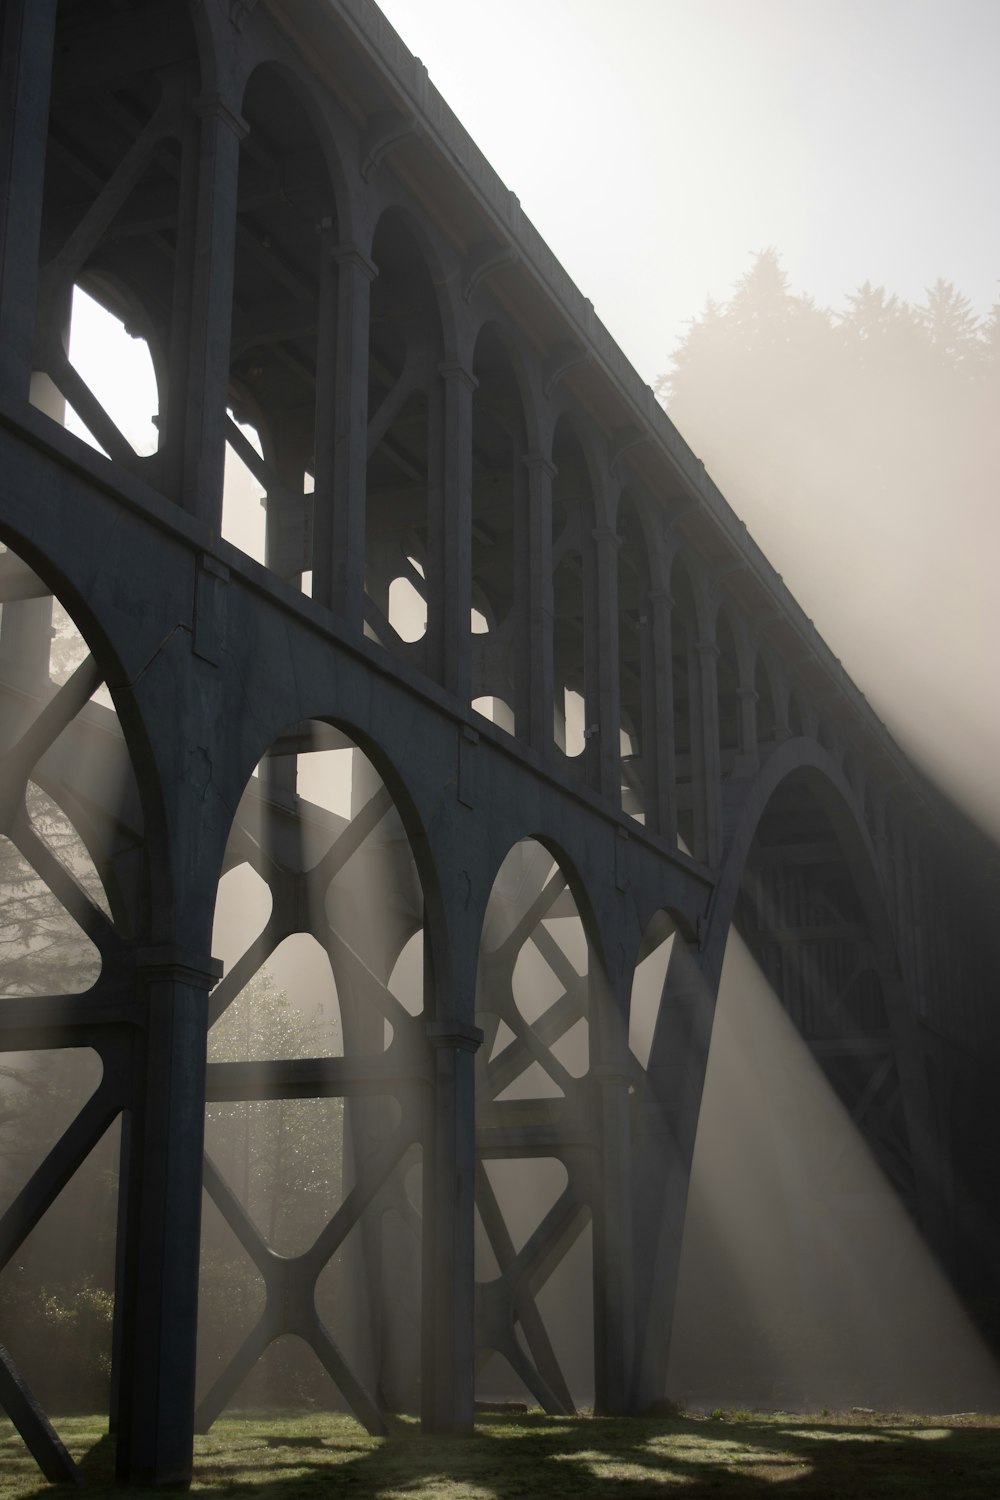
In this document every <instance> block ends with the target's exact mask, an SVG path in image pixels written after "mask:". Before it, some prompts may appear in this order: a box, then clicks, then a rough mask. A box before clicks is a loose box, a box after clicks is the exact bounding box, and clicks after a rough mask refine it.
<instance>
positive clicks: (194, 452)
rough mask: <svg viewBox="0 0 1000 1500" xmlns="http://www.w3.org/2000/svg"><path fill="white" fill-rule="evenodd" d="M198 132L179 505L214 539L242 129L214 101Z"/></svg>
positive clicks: (201, 113)
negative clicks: (205, 527) (207, 530)
mask: <svg viewBox="0 0 1000 1500" xmlns="http://www.w3.org/2000/svg"><path fill="white" fill-rule="evenodd" d="M194 108H195V112H196V113H197V115H198V117H199V120H200V122H201V124H200V132H199V134H200V148H199V165H198V203H197V211H196V217H195V239H194V253H193V264H192V277H191V322H190V331H189V341H188V349H187V361H186V369H187V382H186V391H185V408H184V440H183V445H182V467H181V494H180V497H179V498H180V501H181V504H182V505H183V506H184V509H185V510H188V511H190V512H191V513H192V514H193V515H196V516H198V517H199V518H200V519H201V520H203V521H206V522H207V523H208V524H209V525H210V526H211V528H212V530H213V531H214V532H216V533H218V531H219V530H220V528H221V526H222V490H223V481H224V474H225V467H226V407H227V405H228V402H229V352H230V337H231V327H232V314H233V274H234V261H235V252H236V195H237V189H238V184H239V172H240V141H241V140H242V139H243V137H244V136H245V135H246V133H247V129H248V126H247V123H246V121H245V120H244V119H242V118H241V116H240V115H238V114H237V113H236V112H235V109H234V108H233V107H231V104H230V103H227V102H226V101H225V100H223V99H222V98H220V97H219V96H218V95H212V96H210V97H209V98H205V99H202V100H200V101H199V102H198V103H197V104H196V105H195V106H194Z"/></svg>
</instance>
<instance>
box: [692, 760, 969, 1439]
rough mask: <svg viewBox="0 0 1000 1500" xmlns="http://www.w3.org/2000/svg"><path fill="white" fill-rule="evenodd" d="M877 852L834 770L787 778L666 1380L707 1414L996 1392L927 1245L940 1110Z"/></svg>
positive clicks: (744, 963)
mask: <svg viewBox="0 0 1000 1500" xmlns="http://www.w3.org/2000/svg"><path fill="white" fill-rule="evenodd" d="M863 859H864V856H863V855H862V854H861V853H860V849H859V844H858V838H857V830H856V828H853V827H852V814H851V812H850V810H849V808H848V807H847V805H846V804H843V803H840V801H839V799H838V798H837V796H836V794H835V793H834V792H833V789H832V787H830V786H829V784H828V783H826V782H825V779H823V778H822V777H821V775H820V773H818V772H811V773H810V772H798V773H792V774H791V775H790V776H788V777H787V778H786V779H785V780H784V781H783V782H782V783H781V784H780V786H779V787H778V789H777V791H776V792H775V793H774V794H773V796H772V797H771V799H770V802H769V803H768V806H767V807H766V809H765V811H764V814H763V816H762V818H761V820H760V823H759V824H758V827H757V830H756V834H755V837H754V841H753V844H752V846H751V849H750V852H749V855H748V858H747V863H746V869H745V873H744V877H743V882H742V886H741V890H740V894H739V898H738V900H737V904H736V909H735V916H734V921H733V927H732V930H731V932H730V934H729V940H728V944H727V948H726V957H725V964H724V967H723V974H722V982H721V985H720V991H719V999H718V1005H717V1009H716V1017H715V1025H714V1030H713V1035H712V1044H711V1053H710V1057H709V1065H708V1072H707V1075H706V1080H705V1087H704V1093H703V1097H702V1106H701V1115H700V1119H699V1124H698V1137H697V1143H696V1147H695V1155H694V1162H693V1167H692V1173H691V1184H690V1191H689V1199H688V1214H687V1220H686V1223H685V1230H684V1244H683V1250H682V1255H681V1268H680V1275H679V1282H678V1298H677V1314H676V1318H675V1325H674V1333H673V1343H672V1348H671V1354H670V1366H669V1372H668V1381H669V1389H670V1392H671V1395H673V1396H674V1397H675V1398H677V1399H683V1400H685V1401H690V1402H692V1403H693V1404H695V1405H702V1404H705V1403H708V1404H711V1405H724V1406H733V1405H738V1406H747V1407H749V1406H753V1405H760V1406H767V1407H774V1406H783V1407H786V1408H791V1409H794V1408H795V1407H797V1406H801V1407H807V1408H808V1407H811V1408H815V1407H816V1406H818V1405H826V1406H828V1407H830V1408H838V1407H847V1406H851V1405H864V1406H870V1407H873V1408H877V1409H880V1410H886V1409H909V1410H923V1411H934V1410H939V1409H940V1407H941V1404H942V1403H944V1404H945V1405H946V1406H948V1407H951V1406H953V1405H954V1404H955V1402H956V1401H961V1402H968V1403H969V1404H970V1405H975V1404H977V1403H978V1404H981V1403H982V1401H983V1399H985V1392H986V1391H988V1390H990V1389H995V1383H996V1371H995V1369H994V1368H993V1367H992V1365H991V1362H990V1360H989V1359H988V1358H987V1357H986V1355H985V1354H984V1351H983V1348H982V1346H981V1345H980V1343H979V1342H978V1339H977V1337H976V1336H975V1335H974V1334H973V1332H972V1329H971V1325H970V1324H969V1322H968V1319H967V1318H966V1316H965V1314H964V1312H963V1311H962V1310H961V1308H960V1306H959V1304H958V1301H957V1299H956V1298H955V1296H954V1294H953V1293H952V1291H951V1289H950V1288H949V1286H948V1285H947V1283H946V1281H945V1279H944V1277H943V1276H942V1274H941V1271H940V1269H939V1268H938V1265H937V1263H936V1262H935V1260H934V1257H933V1256H932V1255H931V1253H930V1251H929V1250H928V1246H927V1243H926V1241H925V1238H924V1236H925V1235H932V1236H933V1235H934V1233H935V1228H934V1225H933V1224H931V1223H929V1222H928V1218H927V1215H928V1213H930V1212H933V1199H932V1198H931V1197H929V1196H928V1172H929V1167H930V1165H931V1164H930V1163H929V1162H928V1161H926V1160H924V1159H922V1158H921V1155H920V1135H919V1132H916V1133H915V1130H914V1121H915V1120H918V1119H919V1112H920V1110H921V1109H922V1108H924V1107H925V1103H926V1101H925V1100H923V1099H922V1098H921V1097H920V1094H919V1089H918V1088H916V1087H915V1082H914V1078H913V1075H912V1072H910V1071H908V1069H907V1065H906V1054H905V1050H904V1051H901V1050H900V1048H899V1046H898V1032H897V1031H896V1030H895V1023H894V1021H893V1014H894V1006H895V1005H896V1003H897V1001H896V999H895V991H894V983H895V981H894V978H893V972H892V967H891V964H890V963H889V962H888V960H887V954H886V948H885V942H886V926H885V917H884V913H880V912H879V910H878V909H877V904H874V903H875V902H876V898H875V897H874V896H873V894H872V889H871V883H870V882H871V877H872V875H873V872H872V871H870V870H867V869H866V868H865V866H864V864H863V862H862V861H863ZM918 1226H922V1228H921V1227H918Z"/></svg>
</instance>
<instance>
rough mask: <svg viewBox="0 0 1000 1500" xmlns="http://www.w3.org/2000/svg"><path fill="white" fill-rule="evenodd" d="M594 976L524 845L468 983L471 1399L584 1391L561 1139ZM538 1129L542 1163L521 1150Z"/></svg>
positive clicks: (553, 869)
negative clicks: (549, 1148) (478, 1314)
mask: <svg viewBox="0 0 1000 1500" xmlns="http://www.w3.org/2000/svg"><path fill="white" fill-rule="evenodd" d="M596 977H597V973H596V967H595V961H594V956H593V954H592V951H591V945H590V942H589V939H588V936H587V932H586V929H585V927H584V924H583V922H582V920H581V917H580V913H579V910H578V908H577V906H576V902H575V900H574V899H573V896H572V893H571V891H570V888H569V885H568V883H567V880H566V877H565V875H564V873H563V871H562V870H561V868H560V866H559V865H558V864H557V862H556V861H555V859H554V858H553V856H552V855H551V854H550V853H549V851H548V850H547V849H546V848H545V847H544V846H543V845H541V844H540V843H537V842H536V841H534V840H531V839H525V840H523V841H522V842H520V843H519V844H516V845H515V846H514V848H513V849H511V850H510V852H509V853H508V855H507V857H506V859H505V860H504V862H503V864H502V866H501V867H500V870H499V871H498V873H497V876H496V880H495V881H494V885H493V890H492V893H491V895H490V899H489V902H488V904H487V909H486V916H485V920H484V924H483V933H482V941H481V946H480V958H479V970H478V976H477V990H476V995H477V999H476V1005H477V1024H478V1025H480V1026H481V1027H482V1028H483V1032H484V1042H483V1045H482V1046H481V1047H480V1049H479V1051H478V1053H477V1056H476V1108H477V1138H478V1140H479V1142H480V1149H479V1152H478V1164H477V1175H476V1207H477V1248H476V1255H477V1271H476V1275H477V1282H478V1284H479V1297H480V1302H481V1305H482V1307H483V1309H484V1313H483V1317H482V1319H481V1320H480V1323H479V1326H478V1328H477V1392H478V1393H480V1394H481V1395H483V1396H484V1397H485V1396H490V1397H496V1396H498V1395H518V1396H520V1395H523V1393H524V1392H525V1391H527V1392H529V1393H530V1397H531V1399H533V1400H534V1401H537V1402H539V1403H540V1404H541V1405H542V1406H544V1407H545V1408H546V1410H549V1411H560V1410H562V1411H568V1410H572V1409H573V1407H574V1405H575V1404H584V1403H586V1402H588V1401H592V1400H593V1393H594V1363H593V1360H594V1353H593V1350H594V1333H593V1324H592V1322H591V1320H590V1319H589V1317H583V1316H581V1308H582V1307H589V1306H591V1305H592V1300H593V1289H592V1270H593V1267H592V1260H591V1252H590V1248H589V1247H590V1240H589V1219H590V1212H591V1208H590V1202H589V1188H588V1185H587V1184H588V1181H589V1178H588V1175H587V1171H586V1170H585V1165H584V1159H583V1157H582V1156H581V1155H580V1152H579V1149H578V1148H577V1147H576V1146H574V1144H573V1134H574V1130H575V1129H576V1128H578V1126H579V1124H580V1122H581V1121H582V1119H583V1118H584V1116H585V1113H586V1109H587V1104H586V1100H587V1098H588V1097H589V1096H588V1092H587V1090H588V1083H589V1077H590V1070H591V1065H592V1060H593V1058H592V1053H593V1048H594V1046H595V1045H596V1037H595V1034H594V1024H595V1010H594V1007H595V1004H596V1003H598V1002H597V1001H596V1000H595V996H596V994H597V993H598V991H597V990H596V989H595V981H596ZM542 1124H544V1126H545V1127H546V1128H545V1136H546V1139H547V1140H548V1141H550V1143H553V1144H554V1151H553V1152H552V1154H551V1155H549V1154H548V1153H546V1154H545V1155H542V1154H540V1153H539V1151H538V1150H537V1147H536V1145H535V1143H534V1132H535V1129H536V1128H537V1127H538V1126H539V1125H542ZM525 1244H527V1245H528V1247H529V1248H528V1249H527V1250H524V1249H523V1247H524V1246H525ZM519 1249H521V1250H522V1253H521V1255H520V1257H518V1250H519ZM511 1305H516V1307H517V1314H516V1316H515V1318H514V1319H513V1320H510V1318H509V1316H508V1315H507V1314H506V1313H505V1312H504V1311H503V1309H505V1308H508V1307H509V1306H511Z"/></svg>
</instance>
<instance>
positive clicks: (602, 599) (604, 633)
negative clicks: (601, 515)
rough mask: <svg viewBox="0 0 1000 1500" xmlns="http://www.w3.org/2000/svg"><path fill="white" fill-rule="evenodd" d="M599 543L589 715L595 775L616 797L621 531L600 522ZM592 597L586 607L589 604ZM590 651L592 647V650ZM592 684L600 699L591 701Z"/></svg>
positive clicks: (590, 641)
mask: <svg viewBox="0 0 1000 1500" xmlns="http://www.w3.org/2000/svg"><path fill="white" fill-rule="evenodd" d="M592 535H593V539H594V544H595V548H596V557H595V584H596V587H595V589H594V594H593V596H592V598H591V600H590V609H591V610H592V611H593V615H594V618H593V620H592V621H588V623H587V635H588V640H587V645H588V647H590V648H592V650H593V660H594V665H593V668H591V667H590V666H589V664H588V668H587V678H588V682H587V689H588V691H587V718H588V720H589V721H590V723H592V724H596V726H597V736H596V740H597V743H596V746H595V759H596V766H594V767H593V771H594V779H595V781H596V784H597V788H598V790H599V791H600V792H601V794H602V795H603V796H605V797H608V798H610V799H612V800H614V801H615V802H617V801H618V799H619V794H620V788H621V755H620V749H621V741H620V738H619V726H620V721H621V711H620V708H619V685H618V673H619V662H618V550H619V548H620V547H621V537H619V536H618V534H617V532H615V531H613V530H611V529H610V527H598V528H597V529H596V530H595V531H594V532H593V533H592ZM587 602H588V601H587V600H584V607H585V608H587ZM587 655H588V657H589V656H590V655H591V651H590V650H588V652H587ZM591 685H593V690H594V694H595V697H596V702H592V701H591V692H590V690H591Z"/></svg>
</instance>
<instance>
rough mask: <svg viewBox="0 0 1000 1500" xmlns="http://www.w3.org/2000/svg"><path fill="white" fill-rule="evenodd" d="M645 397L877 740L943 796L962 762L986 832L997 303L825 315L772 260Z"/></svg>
mask: <svg viewBox="0 0 1000 1500" xmlns="http://www.w3.org/2000/svg"><path fill="white" fill-rule="evenodd" d="M657 391H658V393H659V394H660V395H661V397H662V398H663V399H664V401H665V404H666V406H667V409H668V411H669V414H670V416H671V417H672V419H673V421H674V422H675V423H676V425H677V426H678V427H679V429H680V431H681V433H682V434H683V436H684V437H685V438H686V439H687V441H688V442H689V443H690V445H691V446H692V447H693V448H694V450H695V452H696V453H697V454H698V455H699V456H700V457H701V458H702V459H703V461H704V463H705V465H706V468H707V469H708V471H709V473H710V474H711V476H712V478H713V479H714V480H715V481H716V483H717V484H718V485H719V487H720V488H721V490H722V492H723V494H724V495H725V496H726V498H727V499H728V500H729V501H730V503H731V504H732V505H733V507H734V509H735V510H736V511H737V513H738V514H739V515H740V516H741V517H742V518H743V519H744V520H745V521H746V522H747V524H748V526H749V528H750V531H751V533H752V534H753V536H754V538H755V540H756V541H757V542H758V543H759V544H760V546H761V547H762V549H763V551H764V553H765V554H766V556H767V557H768V559H769V561H771V562H772V563H773V564H774V566H775V567H776V568H777V569H778V571H779V572H780V573H782V575H783V576H784V578H785V581H786V582H787V583H788V585H789V587H790V588H791V590H792V592H793V593H794V594H795V595H796V596H797V598H798V599H799V602H800V603H801V604H802V605H803V607H804V608H805V609H806V611H807V613H809V614H810V615H811V616H812V617H813V618H814V619H815V621H816V624H817V627H818V628H819V630H820V632H821V634H823V635H824V636H825V638H826V640H827V642H828V644H829V645H830V646H831V647H832V648H833V650H834V651H835V652H836V653H837V654H838V655H840V656H842V657H843V659H844V661H845V663H846V665H847V667H848V669H849V671H850V672H851V674H852V676H854V677H855V680H856V681H857V682H858V683H859V685H860V686H861V687H862V688H863V689H864V690H865V691H866V692H867V693H868V695H869V697H871V698H872V700H873V702H874V704H875V707H876V708H877V709H878V710H879V711H880V712H882V714H883V716H884V717H885V718H886V719H887V721H888V723H889V726H890V728H891V729H893V730H894V731H895V732H896V733H897V734H899V735H900V737H901V738H902V739H903V741H904V743H905V744H906V745H907V746H908V747H909V748H911V749H913V750H915V751H916V752H917V754H918V757H919V758H921V759H923V760H924V761H925V762H927V763H928V764H929V765H930V766H931V767H932V769H933V770H935V771H936V772H940V771H941V770H942V768H943V771H944V774H945V777H946V779H949V772H950V773H951V774H950V781H951V784H952V785H953V786H954V785H955V782H956V778H957V777H958V776H961V775H967V774H968V771H969V762H970V756H971V764H972V774H973V778H974V783H975V784H974V785H972V786H971V787H970V786H969V785H968V784H967V785H966V786H965V787H964V788H963V789H962V794H963V795H964V799H965V802H966V805H969V806H971V805H972V804H973V803H976V810H977V812H979V813H980V814H981V815H982V816H983V817H984V818H985V819H986V820H987V821H988V822H989V823H991V825H992V827H993V829H994V831H995V832H996V831H1000V794H998V792H997V789H996V786H995V776H994V774H993V768H994V766H995V761H996V756H997V754H998V753H1000V720H998V719H997V716H996V713H997V711H996V708H995V706H991V704H990V703H989V702H987V701H986V698H987V689H986V686H985V684H984V682H983V672H984V671H985V670H986V667H987V663H988V660H989V657H990V652H989V650H988V642H989V641H990V640H991V639H992V640H995V639H996V637H997V625H998V621H997V614H996V604H995V597H996V589H995V584H994V581H993V578H992V576H991V573H992V569H991V568H989V567H987V566H984V560H986V559H988V558H992V557H996V555H997V551H998V545H1000V521H998V518H1000V505H998V499H1000V421H998V415H1000V303H997V304H996V305H994V307H993V309H992V311H991V312H990V314H989V315H988V316H987V317H986V318H983V319H980V318H979V317H978V316H977V314H976V313H975V311H974V310H973V308H972V306H971V305H970V303H969V300H968V298H966V297H964V296H963V295H962V294H961V293H960V292H959V291H957V290H956V288H955V287H954V286H953V285H952V284H951V283H950V282H948V281H945V280H943V279H939V280H938V281H936V282H935V284H934V285H933V286H932V287H929V288H928V289H927V291H926V293H925V297H924V300H923V302H922V303H920V304H918V305H911V304H910V303H908V302H906V301H904V300H903V299H902V298H900V297H899V296H897V295H894V294H893V293H892V292H890V291H888V290H887V289H886V288H885V287H882V286H873V285H872V284H871V282H865V283H864V285H863V286H860V287H858V288H857V290H856V291H854V292H852V293H851V294H850V295H848V296H847V297H846V299H845V302H844V305H843V307H842V308H840V309H836V310H833V309H830V308H823V307H820V306H817V304H816V303H815V302H814V301H813V300H812V299H811V298H810V297H808V296H802V295H798V294H796V293H794V292H793V291H792V289H791V287H790V285H789V280H788V276H787V275H786V273H785V271H784V269H783V267H782V265H781V260H780V257H779V255H778V253H777V251H776V250H774V249H773V248H772V249H768V250H765V251H763V252H761V253H760V254H758V255H756V256H755V257H754V259H753V261H752V264H751V265H750V268H749V270H748V271H747V273H746V274H745V275H744V276H743V278H742V279H741V280H740V281H739V283H738V284H737V285H736V287H735V289H734V291H733V294H732V296H731V297H730V299H729V300H728V301H727V302H723V303H720V302H718V301H715V300H712V299H710V300H709V301H708V302H707V303H706V306H705V309H704V312H703V313H702V314H701V316H700V317H698V318H696V319H694V320H693V321H692V323H691V325H690V327H689V329H688V331H687V333H686V334H685V336H684V337H683V338H682V339H681V341H680V343H679V345H678V347H677V349H676V350H675V352H674V355H673V360H672V368H671V370H670V371H669V373H667V374H665V375H664V376H662V377H661V378H660V380H659V381H658V382H657ZM932 705H933V707H934V714H933V715H931V714H930V712H929V711H930V709H931V707H932ZM933 717H936V719H937V721H938V723H937V727H935V725H934V723H933V722H931V719H932V718H933ZM925 720H926V721H927V722H925ZM944 726H948V727H949V728H950V730H951V731H952V741H953V743H952V744H950V745H949V744H948V743H947V742H946V735H945V732H944ZM928 734H929V739H928ZM935 736H937V737H935ZM960 747H961V749H962V752H963V754H964V756H965V762H966V764H965V765H964V767H960V766H959V764H958V755H959V748H960ZM949 757H951V764H949ZM977 757H978V764H976V762H977Z"/></svg>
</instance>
